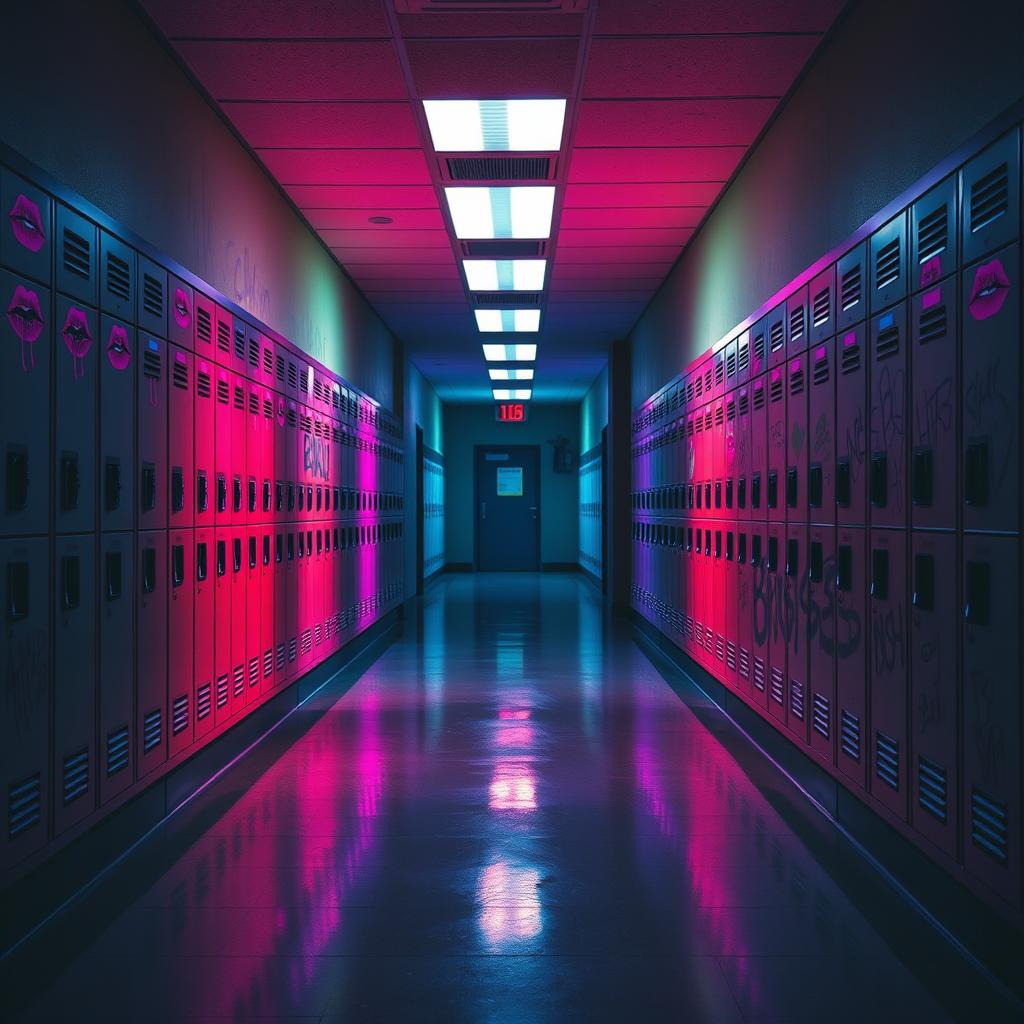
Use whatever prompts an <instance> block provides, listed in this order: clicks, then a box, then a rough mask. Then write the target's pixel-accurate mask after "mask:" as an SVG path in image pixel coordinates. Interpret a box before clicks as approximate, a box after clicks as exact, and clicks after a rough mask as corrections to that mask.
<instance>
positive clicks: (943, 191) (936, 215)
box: [909, 174, 960, 322]
mask: <svg viewBox="0 0 1024 1024" xmlns="http://www.w3.org/2000/svg"><path fill="white" fill-rule="evenodd" d="M957 192H958V182H957V176H956V175H955V174H951V175H950V176H949V177H948V178H946V180H945V181H943V182H942V183H941V184H939V185H936V186H935V188H933V189H932V190H931V191H930V192H928V193H926V194H925V195H924V196H922V197H921V198H920V199H918V201H917V202H916V203H914V205H913V206H912V207H911V208H910V241H911V255H910V285H909V286H910V290H911V292H917V291H920V290H921V289H922V288H931V287H932V286H933V285H935V284H936V283H937V282H938V281H941V280H942V278H944V277H947V276H948V275H949V274H952V273H953V271H954V270H956V268H957V259H956V257H957V232H958V231H959V223H960V221H959V217H958V216H957ZM954 322H955V320H954Z"/></svg>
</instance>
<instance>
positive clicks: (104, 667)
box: [96, 533, 135, 804]
mask: <svg viewBox="0 0 1024 1024" xmlns="http://www.w3.org/2000/svg"><path fill="white" fill-rule="evenodd" d="M134 548H135V540H134V537H133V536H132V534H131V533H105V534H103V535H102V536H101V538H100V561H99V567H98V573H99V578H100V592H99V604H98V605H97V615H98V617H99V655H100V656H99V666H100V668H99V671H100V680H99V708H98V711H97V725H98V732H99V745H100V756H101V757H102V758H103V760H102V763H99V762H97V765H96V775H97V778H98V780H99V791H100V792H99V797H100V803H101V804H105V803H107V801H108V800H110V799H111V798H112V797H115V796H117V794H118V793H120V792H121V791H122V790H124V789H127V788H128V786H130V785H131V783H132V778H133V775H132V770H131V768H132V763H131V756H132V753H133V750H132V741H131V737H132V731H133V730H132V728H131V722H132V698H133V696H134V678H135V621H134V620H135V609H134V607H133V602H132V598H133V596H134V594H135V573H134V566H135V550H134Z"/></svg>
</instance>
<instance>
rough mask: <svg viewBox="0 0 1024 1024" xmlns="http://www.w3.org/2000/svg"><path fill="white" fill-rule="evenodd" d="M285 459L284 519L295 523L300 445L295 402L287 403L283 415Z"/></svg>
mask: <svg viewBox="0 0 1024 1024" xmlns="http://www.w3.org/2000/svg"><path fill="white" fill-rule="evenodd" d="M285 442H286V443H285V459H286V473H287V475H286V477H285V480H286V484H285V519H286V520H287V521H288V522H295V521H296V520H297V519H298V490H299V466H300V465H301V463H300V461H299V459H300V454H301V453H300V450H299V447H300V444H301V442H300V441H299V412H298V405H297V404H296V403H295V402H288V404H287V411H286V414H285Z"/></svg>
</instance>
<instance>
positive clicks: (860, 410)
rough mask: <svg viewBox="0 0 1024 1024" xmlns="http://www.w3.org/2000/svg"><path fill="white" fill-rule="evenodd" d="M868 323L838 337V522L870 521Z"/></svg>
mask: <svg viewBox="0 0 1024 1024" xmlns="http://www.w3.org/2000/svg"><path fill="white" fill-rule="evenodd" d="M867 369H868V354H867V352H866V351H865V345H864V325H863V324H858V325H857V326H856V327H855V328H854V329H853V330H848V331H843V332H842V333H841V334H840V335H839V336H838V337H837V338H836V370H837V371H838V372H837V373H836V433H835V449H836V475H835V494H836V523H837V524H839V525H841V526H851V525H863V524H864V523H866V522H867V490H868V489H867V475H868V474H867V466H866V461H867V444H868V417H867V409H866V406H867V378H868V373H867Z"/></svg>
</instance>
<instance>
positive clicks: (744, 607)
mask: <svg viewBox="0 0 1024 1024" xmlns="http://www.w3.org/2000/svg"><path fill="white" fill-rule="evenodd" d="M749 545H750V534H749V533H748V530H747V526H746V525H745V524H743V523H741V524H740V528H739V530H738V531H737V534H736V648H737V650H736V685H737V687H738V689H739V692H740V693H742V694H743V695H744V696H747V697H749V696H751V695H752V694H753V692H754V691H753V665H752V654H751V650H752V644H753V615H754V609H753V596H754V582H753V573H752V570H751V567H750V548H749Z"/></svg>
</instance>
